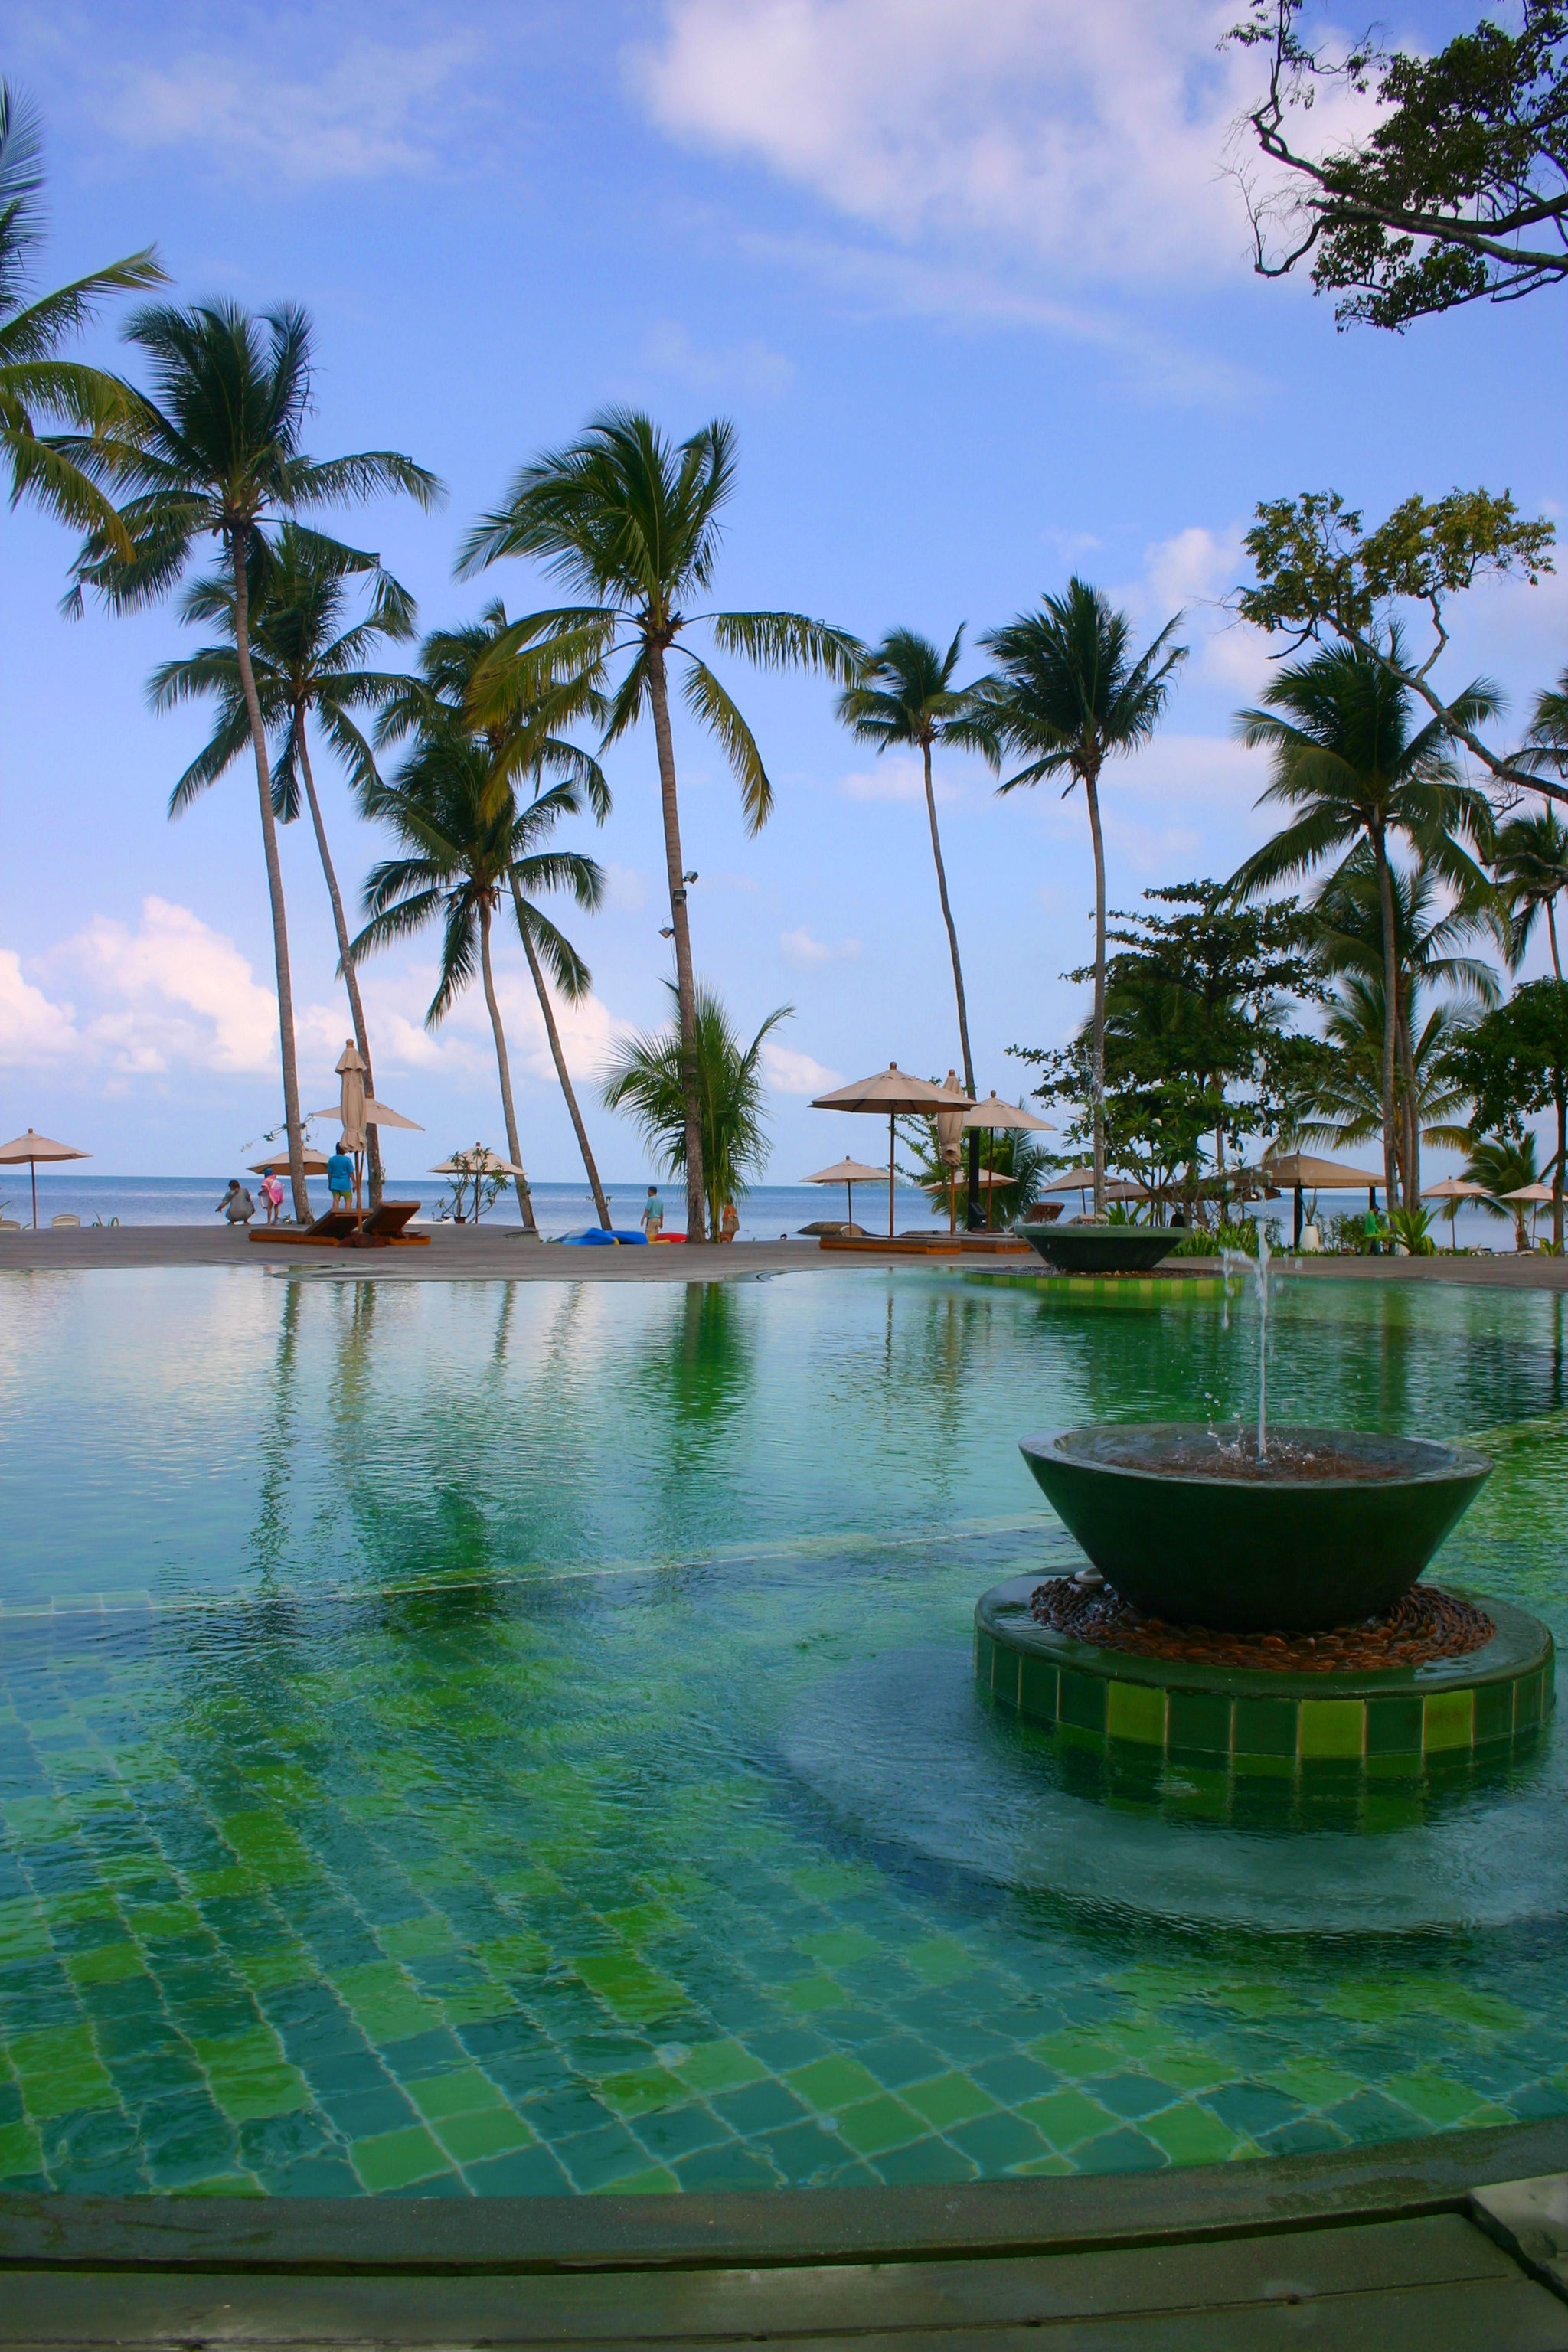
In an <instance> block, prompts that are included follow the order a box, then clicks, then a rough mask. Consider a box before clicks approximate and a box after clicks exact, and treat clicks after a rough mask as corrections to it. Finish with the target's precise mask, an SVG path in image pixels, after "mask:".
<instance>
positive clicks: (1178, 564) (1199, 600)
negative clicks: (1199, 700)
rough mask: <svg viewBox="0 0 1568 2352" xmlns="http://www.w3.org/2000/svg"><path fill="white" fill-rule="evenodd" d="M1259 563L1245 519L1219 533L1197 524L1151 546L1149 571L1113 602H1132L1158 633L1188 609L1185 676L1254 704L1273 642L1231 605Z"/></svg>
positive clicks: (1183, 635) (1146, 560)
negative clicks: (1245, 541) (1246, 540)
mask: <svg viewBox="0 0 1568 2352" xmlns="http://www.w3.org/2000/svg"><path fill="white" fill-rule="evenodd" d="M1251 568H1252V567H1251V562H1250V559H1249V558H1248V556H1247V550H1246V548H1245V547H1244V546H1243V545H1242V526H1241V524H1239V523H1236V524H1232V525H1231V526H1230V527H1229V528H1227V529H1226V530H1222V531H1215V530H1210V529H1209V528H1208V527H1207V526H1206V525H1205V524H1202V523H1191V524H1189V525H1188V526H1187V527H1186V529H1185V530H1178V531H1174V532H1173V533H1172V535H1171V537H1170V538H1169V539H1161V540H1155V541H1153V542H1152V544H1151V545H1150V546H1149V547H1147V548H1146V549H1145V550H1144V552H1143V572H1142V577H1141V578H1140V579H1138V580H1136V581H1133V582H1131V583H1129V584H1128V585H1126V586H1125V587H1123V588H1120V589H1118V590H1116V591H1115V592H1113V601H1114V602H1117V603H1125V604H1129V605H1131V608H1132V609H1133V611H1134V612H1135V613H1137V614H1138V615H1139V617H1140V619H1141V620H1142V622H1143V624H1144V625H1145V626H1146V627H1147V628H1148V629H1150V630H1151V631H1152V630H1154V629H1158V628H1163V626H1164V625H1165V623H1166V622H1167V621H1168V620H1170V619H1171V618H1172V616H1173V614H1175V613H1177V612H1180V613H1181V614H1182V616H1183V617H1182V626H1181V630H1180V634H1179V638H1178V642H1179V643H1181V644H1184V645H1185V646H1189V647H1190V648H1191V658H1190V660H1189V661H1188V663H1187V665H1186V667H1185V669H1184V673H1183V675H1184V678H1185V679H1188V680H1196V681H1200V682H1203V683H1206V684H1212V685H1215V686H1218V687H1221V688H1224V689H1225V690H1226V692H1227V693H1230V694H1233V695H1235V696H1236V697H1237V699H1238V700H1239V699H1245V700H1247V701H1251V700H1255V699H1256V698H1257V696H1258V691H1259V689H1260V688H1261V687H1262V684H1263V682H1264V680H1265V678H1266V677H1268V672H1269V668H1270V660H1269V653H1268V639H1267V637H1265V636H1264V635H1263V633H1262V632H1261V630H1258V629H1255V628H1253V627H1251V626H1250V625H1249V624H1248V623H1247V622H1245V621H1238V620H1237V618H1236V616H1235V614H1233V613H1232V612H1231V611H1230V610H1229V609H1228V606H1227V604H1226V598H1228V597H1229V595H1230V594H1231V593H1232V591H1233V590H1234V589H1235V588H1236V586H1237V583H1238V582H1240V581H1242V580H1245V579H1246V578H1247V576H1248V575H1249V573H1250V572H1251Z"/></svg>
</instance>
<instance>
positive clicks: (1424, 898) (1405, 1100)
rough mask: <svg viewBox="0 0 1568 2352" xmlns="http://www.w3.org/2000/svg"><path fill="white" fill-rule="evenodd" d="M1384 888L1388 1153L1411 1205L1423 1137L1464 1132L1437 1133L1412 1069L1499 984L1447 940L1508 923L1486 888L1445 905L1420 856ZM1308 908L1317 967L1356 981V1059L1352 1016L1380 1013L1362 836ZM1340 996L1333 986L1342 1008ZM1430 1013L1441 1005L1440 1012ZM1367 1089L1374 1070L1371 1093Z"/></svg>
mask: <svg viewBox="0 0 1568 2352" xmlns="http://www.w3.org/2000/svg"><path fill="white" fill-rule="evenodd" d="M1389 891H1390V897H1391V898H1392V901H1393V906H1394V964H1395V971H1396V987H1397V992H1398V995H1397V1006H1396V1011H1395V1018H1394V1027H1395V1057H1396V1061H1397V1066H1398V1068H1397V1076H1396V1079H1395V1088H1394V1090H1395V1095H1396V1097H1397V1108H1396V1114H1395V1137H1396V1149H1395V1157H1396V1159H1397V1161H1398V1165H1399V1170H1400V1174H1401V1179H1402V1182H1403V1186H1404V1193H1405V1202H1406V1204H1407V1205H1408V1206H1410V1207H1413V1208H1414V1207H1417V1206H1419V1203H1420V1199H1421V1145H1422V1142H1423V1140H1424V1139H1425V1140H1426V1141H1428V1142H1437V1143H1446V1144H1453V1143H1456V1141H1458V1143H1460V1144H1462V1143H1463V1142H1464V1141H1465V1140H1466V1139H1465V1138H1464V1137H1462V1136H1459V1137H1457V1136H1456V1135H1453V1134H1448V1133H1447V1132H1444V1133H1439V1132H1437V1131H1436V1129H1434V1128H1433V1127H1432V1125H1431V1124H1430V1118H1435V1117H1438V1116H1442V1117H1446V1116H1447V1109H1452V1108H1455V1107H1456V1106H1457V1104H1458V1102H1459V1101H1460V1100H1461V1099H1462V1097H1459V1096H1454V1097H1452V1099H1451V1100H1449V1099H1448V1097H1446V1096H1445V1098H1444V1099H1445V1102H1446V1104H1447V1109H1446V1110H1445V1111H1444V1112H1443V1113H1442V1114H1438V1113H1436V1112H1435V1111H1433V1112H1430V1117H1429V1107H1428V1106H1427V1105H1426V1095H1427V1092H1428V1090H1429V1087H1430V1085H1431V1084H1433V1083H1435V1081H1432V1080H1429V1079H1427V1078H1424V1077H1423V1076H1421V1072H1422V1070H1423V1068H1424V1067H1426V1066H1429V1065H1430V1064H1431V1062H1432V1061H1433V1060H1434V1058H1435V1057H1436V1054H1437V1053H1438V1052H1439V1051H1443V1050H1446V1049H1447V1047H1448V1046H1449V1045H1452V1044H1453V1042H1454V1037H1455V1035H1456V1034H1457V1032H1458V1029H1459V1028H1461V1027H1463V1026H1465V1025H1466V1024H1468V1023H1469V1022H1471V1021H1473V1020H1474V1019H1476V1018H1477V1016H1478V1015H1479V1013H1484V1012H1486V1011H1488V1010H1489V1008H1490V1007H1491V1006H1492V1005H1494V1004H1496V1003H1497V1002H1498V999H1499V996H1500V993H1501V992H1500V988H1499V985H1498V978H1497V974H1496V972H1495V971H1493V970H1492V968H1491V966H1490V964H1489V963H1487V962H1486V961H1484V960H1483V959H1482V958H1481V957H1479V956H1475V955H1467V954H1462V953H1458V952H1456V950H1458V949H1460V948H1461V947H1462V946H1463V944H1464V942H1466V941H1467V940H1471V939H1473V938H1474V937H1475V935H1476V933H1477V932H1478V931H1482V930H1486V931H1489V932H1490V933H1491V934H1492V935H1493V937H1494V938H1500V939H1502V940H1505V941H1506V940H1507V939H1508V937H1509V936H1510V925H1509V923H1508V919H1507V917H1506V915H1505V914H1504V913H1503V911H1502V909H1501V908H1500V905H1499V903H1498V901H1497V898H1496V897H1495V896H1494V894H1493V893H1492V892H1490V891H1489V890H1486V889H1483V891H1482V893H1481V895H1480V896H1479V898H1478V897H1475V896H1473V895H1472V896H1471V897H1470V898H1461V899H1459V900H1458V901H1456V902H1455V903H1454V904H1452V905H1451V906H1448V907H1447V908H1445V907H1444V906H1443V905H1442V903H1441V900H1440V898H1439V885H1438V880H1437V877H1436V874H1435V873H1434V872H1433V870H1432V868H1431V867H1430V866H1426V865H1417V866H1415V867H1413V868H1412V869H1410V870H1409V871H1405V870H1404V869H1402V868H1400V867H1398V866H1391V867H1390V869H1389ZM1312 911H1313V914H1314V915H1315V917H1316V919H1317V922H1318V925H1319V934H1318V947H1317V953H1318V960H1319V961H1320V963H1321V967H1322V970H1323V971H1324V972H1325V973H1328V974H1332V975H1335V976H1339V975H1349V976H1350V977H1351V978H1352V980H1353V981H1354V982H1356V983H1357V984H1358V985H1359V986H1360V987H1361V988H1362V991H1363V993H1362V994H1361V995H1360V996H1358V997H1356V999H1355V1012H1354V1015H1353V1020H1352V1029H1353V1030H1354V1035H1355V1043H1356V1051H1357V1054H1358V1055H1359V1056H1360V1057H1361V1059H1362V1060H1363V1061H1364V1058H1365V1051H1364V1049H1365V1038H1364V1035H1363V1034H1362V1028H1361V1026H1360V1025H1359V1024H1363V1021H1364V1018H1365V1017H1366V1010H1367V1008H1368V1007H1369V1006H1373V1005H1375V1007H1376V1013H1377V1019H1378V1023H1379V1024H1380V1026H1379V1029H1378V1035H1379V1037H1380V1038H1381V1036H1382V1034H1383V1028H1382V1025H1381V1024H1383V1021H1384V955H1383V912H1382V901H1381V898H1380V896H1379V892H1378V887H1377V877H1376V873H1375V871H1374V869H1373V861H1372V855H1371V852H1370V850H1369V848H1368V847H1367V845H1366V844H1365V843H1364V842H1363V844H1361V845H1360V846H1359V847H1357V848H1356V849H1354V850H1352V853H1351V855H1350V856H1349V857H1347V858H1346V860H1345V862H1344V864H1343V865H1342V866H1341V867H1340V868H1339V869H1338V871H1337V872H1336V873H1334V874H1333V875H1331V877H1330V878H1329V880H1328V881H1327V882H1326V883H1325V884H1324V886H1323V887H1322V889H1321V891H1320V892H1319V893H1318V897H1317V898H1316V900H1315V902H1314V905H1313V909H1312ZM1435 989H1437V990H1442V991H1444V992H1446V995H1447V1003H1446V1004H1444V1005H1442V1006H1439V1007H1438V1008H1437V1012H1435V1013H1434V1014H1433V1015H1432V1017H1431V1019H1429V1020H1428V1021H1427V1022H1426V1025H1425V1027H1424V1028H1422V1027H1421V1022H1420V1000H1421V998H1422V997H1423V996H1424V995H1426V994H1427V993H1428V992H1431V991H1432V990H1435ZM1347 1001H1348V1000H1346V999H1345V998H1343V996H1342V1000H1341V1003H1342V1007H1343V1004H1344V1003H1345V1002H1347ZM1437 1013H1442V1016H1443V1017H1442V1019H1441V1021H1439V1020H1438V1018H1437ZM1336 1017H1337V1016H1336ZM1434 1024H1436V1025H1434ZM1351 1034H1352V1033H1351V1031H1346V1032H1345V1034H1343V1035H1341V1034H1340V1033H1339V1032H1338V1031H1336V1029H1335V1027H1334V1024H1333V1021H1332V1020H1331V1022H1330V1025H1329V1035H1330V1037H1331V1039H1333V1040H1334V1042H1336V1043H1338V1044H1341V1045H1345V1044H1348V1043H1350V1042H1351ZM1423 1037H1425V1038H1426V1046H1425V1048H1423V1046H1422V1045H1421V1042H1420V1041H1421V1038H1423ZM1423 1052H1425V1055H1426V1061H1425V1063H1424V1062H1423ZM1376 1091H1377V1087H1376V1081H1375V1079H1374V1081H1373V1092H1374V1094H1375V1093H1376ZM1424 1122H1425V1123H1424ZM1376 1131H1377V1124H1376V1122H1375V1121H1374V1122H1373V1125H1372V1126H1366V1125H1364V1124H1360V1125H1358V1126H1357V1127H1356V1129H1355V1132H1354V1133H1353V1134H1352V1133H1351V1132H1350V1131H1349V1130H1348V1129H1347V1130H1346V1131H1345V1132H1344V1133H1342V1134H1336V1136H1335V1140H1336V1141H1337V1142H1340V1143H1351V1142H1355V1143H1361V1142H1365V1141H1367V1140H1368V1139H1370V1138H1371V1137H1372V1136H1373V1134H1374V1133H1375V1132H1376ZM1391 1198H1392V1196H1391Z"/></svg>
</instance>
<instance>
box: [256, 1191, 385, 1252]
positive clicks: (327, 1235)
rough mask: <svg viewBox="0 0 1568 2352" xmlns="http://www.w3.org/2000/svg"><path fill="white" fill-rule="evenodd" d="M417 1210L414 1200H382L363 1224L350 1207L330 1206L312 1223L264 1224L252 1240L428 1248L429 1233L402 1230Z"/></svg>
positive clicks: (345, 1246) (334, 1246) (310, 1245)
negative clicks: (333, 1207)
mask: <svg viewBox="0 0 1568 2352" xmlns="http://www.w3.org/2000/svg"><path fill="white" fill-rule="evenodd" d="M418 1214H419V1202H417V1201H384V1202H382V1204H381V1206H380V1208H379V1209H376V1210H374V1212H372V1211H367V1212H366V1213H365V1217H364V1222H363V1224H362V1223H361V1222H360V1219H359V1218H358V1217H357V1216H356V1215H355V1213H354V1212H353V1209H329V1210H328V1211H327V1213H326V1214H325V1216H322V1217H318V1218H317V1219H316V1222H315V1223H314V1224H313V1225H303V1226H300V1225H263V1226H261V1227H260V1228H259V1229H258V1231H256V1232H254V1233H252V1234H251V1236H250V1238H251V1240H252V1241H253V1242H261V1243H263V1244H266V1243H270V1242H285V1243H290V1244H301V1245H302V1246H304V1247H307V1248H310V1249H428V1248H429V1246H430V1236H429V1234H410V1233H405V1231H404V1227H405V1225H406V1224H407V1223H408V1221H409V1219H410V1218H411V1217H416V1216H417V1215H418Z"/></svg>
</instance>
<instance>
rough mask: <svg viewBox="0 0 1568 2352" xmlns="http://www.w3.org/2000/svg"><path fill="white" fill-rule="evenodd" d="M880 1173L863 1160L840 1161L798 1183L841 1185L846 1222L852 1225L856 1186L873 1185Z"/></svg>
mask: <svg viewBox="0 0 1568 2352" xmlns="http://www.w3.org/2000/svg"><path fill="white" fill-rule="evenodd" d="M881 1173H882V1171H881V1170H880V1169H879V1168H868V1167H867V1165H866V1162H865V1161H864V1160H838V1161H837V1163H836V1164H835V1165H834V1166H833V1167H831V1168H819V1169H818V1170H817V1171H816V1175H815V1176H803V1177H802V1178H801V1180H800V1181H801V1182H802V1183H803V1184H842V1185H843V1187H844V1203H845V1208H846V1210H847V1219H846V1222H847V1223H849V1224H851V1225H852V1224H853V1223H854V1222H855V1187H856V1185H857V1184H875V1183H876V1182H877V1181H878V1180H879V1177H880V1176H881Z"/></svg>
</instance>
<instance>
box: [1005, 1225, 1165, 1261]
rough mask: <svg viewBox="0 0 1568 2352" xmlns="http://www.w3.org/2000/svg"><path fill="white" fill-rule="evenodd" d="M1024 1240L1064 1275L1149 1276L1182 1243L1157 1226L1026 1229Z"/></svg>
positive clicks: (1026, 1226)
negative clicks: (1153, 1268)
mask: <svg viewBox="0 0 1568 2352" xmlns="http://www.w3.org/2000/svg"><path fill="white" fill-rule="evenodd" d="M1020 1231H1021V1232H1022V1234H1023V1236H1024V1239H1025V1240H1026V1242H1027V1243H1029V1244H1030V1246H1031V1247H1032V1248H1033V1249H1035V1250H1036V1251H1037V1252H1038V1254H1039V1255H1040V1256H1041V1257H1043V1258H1044V1259H1045V1261H1046V1263H1047V1265H1054V1266H1055V1267H1056V1268H1057V1270H1058V1273H1061V1274H1147V1273H1148V1272H1149V1271H1150V1270H1151V1268H1152V1267H1153V1266H1156V1265H1159V1263H1160V1260H1161V1259H1162V1258H1163V1257H1168V1256H1169V1255H1170V1254H1171V1252H1172V1250H1173V1249H1174V1247H1175V1245H1176V1244H1177V1243H1178V1242H1179V1241H1180V1240H1181V1239H1182V1235H1181V1234H1173V1233H1168V1232H1167V1231H1166V1230H1165V1228H1164V1227H1163V1226H1154V1225H1091V1224H1087V1223H1086V1224H1079V1223H1077V1222H1076V1221H1075V1222H1074V1223H1071V1224H1067V1225H1024V1226H1022V1227H1021V1228H1020Z"/></svg>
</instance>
